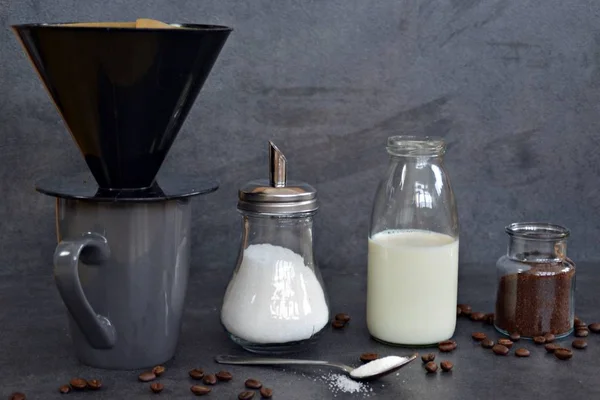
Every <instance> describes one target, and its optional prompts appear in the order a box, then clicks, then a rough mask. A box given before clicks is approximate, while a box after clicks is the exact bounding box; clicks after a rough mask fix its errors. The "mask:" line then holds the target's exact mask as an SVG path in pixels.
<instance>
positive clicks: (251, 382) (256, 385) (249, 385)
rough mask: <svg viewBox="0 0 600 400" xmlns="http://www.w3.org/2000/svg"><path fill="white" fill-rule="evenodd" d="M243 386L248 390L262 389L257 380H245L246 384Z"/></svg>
mask: <svg viewBox="0 0 600 400" xmlns="http://www.w3.org/2000/svg"><path fill="white" fill-rule="evenodd" d="M244 385H245V386H246V387H247V388H248V389H260V388H261V387H262V383H260V381H259V380H258V379H246V382H244Z"/></svg>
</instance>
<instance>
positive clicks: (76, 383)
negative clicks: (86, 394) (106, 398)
mask: <svg viewBox="0 0 600 400" xmlns="http://www.w3.org/2000/svg"><path fill="white" fill-rule="evenodd" d="M69 385H71V387H72V388H73V389H75V390H83V389H85V388H86V387H87V382H86V380H85V379H81V378H73V379H71V380H70V381H69Z"/></svg>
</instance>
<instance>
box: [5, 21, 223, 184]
mask: <svg viewBox="0 0 600 400" xmlns="http://www.w3.org/2000/svg"><path fill="white" fill-rule="evenodd" d="M13 29H14V31H15V33H16V34H17V36H18V37H19V39H20V40H21V42H22V44H23V47H24V48H25V50H26V51H27V54H28V55H29V58H30V59H31V61H32V63H33V64H34V66H35V68H36V69H37V72H38V73H39V75H40V78H41V79H42V81H43V82H44V85H45V86H46V88H47V90H48V92H49V93H50V96H51V97H52V100H53V101H54V103H55V104H56V107H57V108H58V110H59V112H60V113H61V115H62V117H63V119H64V120H65V122H66V124H67V126H68V128H69V130H70V132H71V134H72V136H73V138H74V139H75V141H76V142H77V145H78V147H79V149H80V151H81V152H82V154H83V156H84V157H85V160H86V162H87V164H88V166H89V168H90V170H91V172H92V174H93V175H94V178H95V179H96V181H97V183H98V185H99V186H100V187H101V188H107V189H136V188H145V187H149V186H151V185H152V183H153V182H154V178H155V176H156V174H157V172H158V170H159V169H160V166H161V165H162V162H163V161H164V159H165V157H166V155H167V153H168V151H169V149H170V148H171V145H172V144H173V141H174V140H175V137H176V136H177V134H178V133H179V130H180V128H181V125H182V124H183V121H184V120H185V118H186V117H187V114H188V112H189V110H190V108H191V106H192V104H193V102H194V100H195V99H196V96H197V95H198V93H199V91H200V89H201V88H202V85H203V84H204V81H205V80H206V78H207V76H208V74H209V73H210V70H211V68H212V66H213V64H214V62H215V60H216V59H217V57H218V55H219V53H220V51H221V49H222V47H223V45H224V44H225V41H226V40H227V37H228V36H229V34H230V32H231V28H228V27H224V26H213V25H178V26H177V27H175V26H174V28H173V29H160V28H157V29H136V28H133V27H128V25H126V24H123V25H121V26H119V27H106V26H102V25H101V24H100V25H96V26H84V25H78V24H52V25H47V24H33V25H16V26H13Z"/></svg>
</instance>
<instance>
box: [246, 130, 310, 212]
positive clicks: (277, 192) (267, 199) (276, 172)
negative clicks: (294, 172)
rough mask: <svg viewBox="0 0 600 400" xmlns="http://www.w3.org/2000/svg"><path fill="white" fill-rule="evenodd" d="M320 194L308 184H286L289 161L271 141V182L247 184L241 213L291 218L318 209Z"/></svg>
mask: <svg viewBox="0 0 600 400" xmlns="http://www.w3.org/2000/svg"><path fill="white" fill-rule="evenodd" d="M318 208H319V207H318V205H317V190H316V189H315V188H314V187H312V186H310V185H309V184H308V183H305V182H298V181H288V180H287V159H286V158H285V156H284V155H283V153H282V152H281V150H279V149H278V148H277V146H275V144H274V143H273V142H271V141H269V179H268V180H267V179H258V180H253V181H250V182H248V183H247V184H246V185H244V186H243V187H242V188H241V189H240V190H239V201H238V209H239V210H242V211H248V212H254V213H261V214H270V215H290V214H297V213H309V212H314V211H316V210H317V209H318Z"/></svg>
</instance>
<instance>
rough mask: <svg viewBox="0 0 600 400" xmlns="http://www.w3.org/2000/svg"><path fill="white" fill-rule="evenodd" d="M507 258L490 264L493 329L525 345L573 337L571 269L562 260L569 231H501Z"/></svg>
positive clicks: (535, 227)
mask: <svg viewBox="0 0 600 400" xmlns="http://www.w3.org/2000/svg"><path fill="white" fill-rule="evenodd" d="M506 233H507V234H508V236H509V243H508V251H507V254H506V255H504V256H502V257H500V259H499V260H498V262H497V263H496V270H497V275H498V289H497V292H496V312H495V318H494V325H495V327H496V329H497V330H498V331H499V332H501V333H503V334H506V335H509V334H511V333H518V334H520V335H521V337H523V338H528V339H531V338H533V337H535V336H542V335H544V334H546V333H551V334H553V335H555V336H556V337H557V338H561V337H565V336H567V335H569V334H570V333H571V332H572V331H573V322H574V316H575V310H574V306H575V296H574V295H575V263H573V261H571V260H570V259H569V258H568V257H567V238H568V237H569V230H568V229H567V228H565V227H562V226H559V225H553V224H548V223H536V222H531V223H530V222H519V223H513V224H511V225H509V226H507V227H506Z"/></svg>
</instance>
